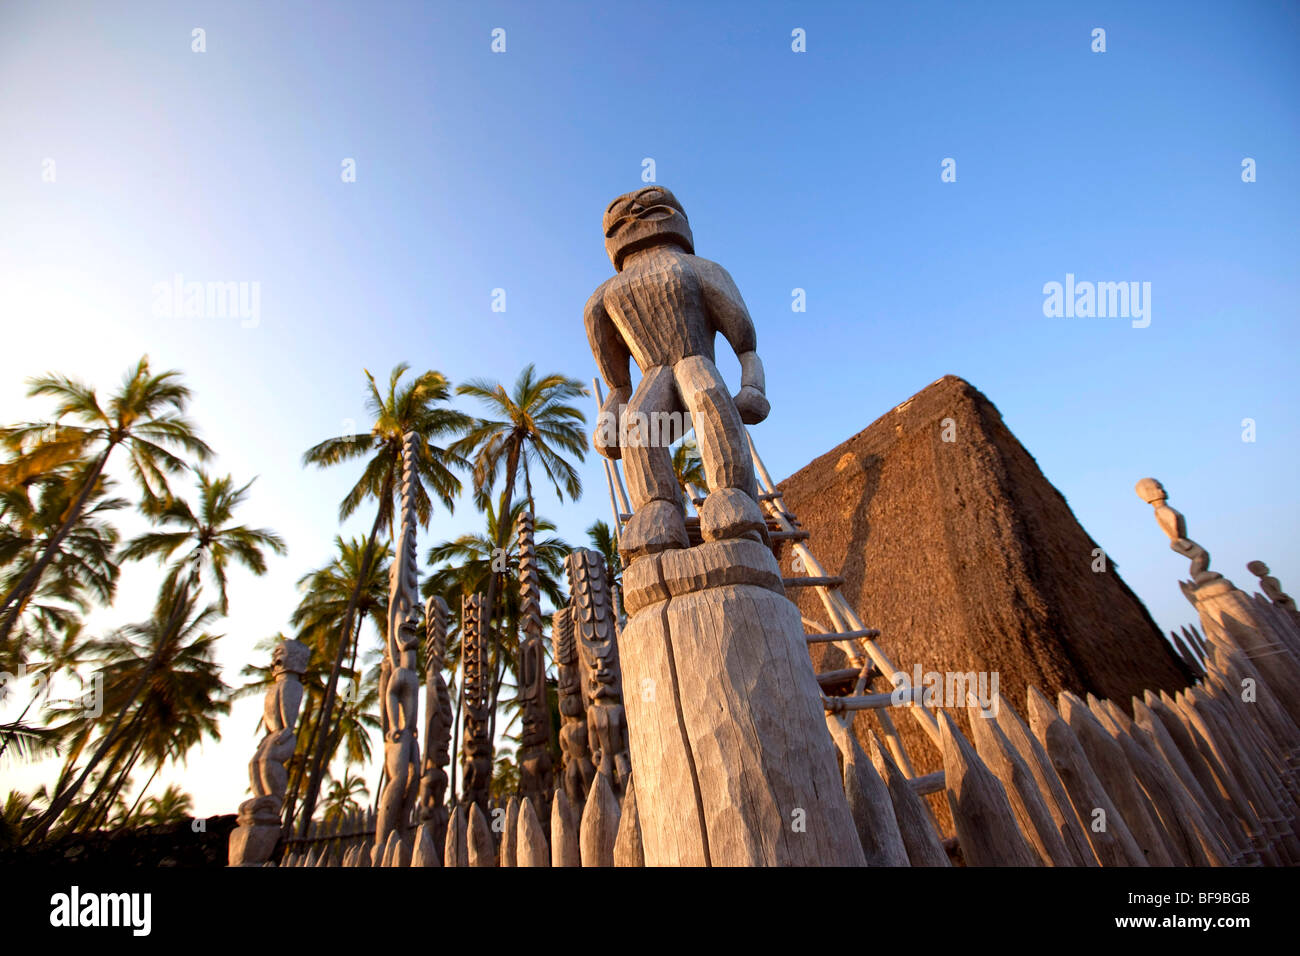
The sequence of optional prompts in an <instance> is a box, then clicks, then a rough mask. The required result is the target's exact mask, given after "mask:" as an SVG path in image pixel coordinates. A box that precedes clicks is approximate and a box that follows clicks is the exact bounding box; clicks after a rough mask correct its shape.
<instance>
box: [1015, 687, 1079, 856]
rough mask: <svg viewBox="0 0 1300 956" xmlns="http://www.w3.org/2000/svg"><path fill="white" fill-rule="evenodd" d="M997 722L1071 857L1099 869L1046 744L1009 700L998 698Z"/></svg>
mask: <svg viewBox="0 0 1300 956" xmlns="http://www.w3.org/2000/svg"><path fill="white" fill-rule="evenodd" d="M996 719H997V723H998V729H999V730H1001V731H1002V733H1003V735H1005V737H1006V738H1007V741H1008V742H1009V743H1010V744H1011V746H1012V747H1014V748H1015V750H1016V752H1017V753H1018V754H1020V756H1021V759H1023V760H1024V761H1025V765H1026V766H1028V767H1029V772H1030V774H1031V775H1032V776H1033V778H1034V783H1036V784H1037V785H1038V792H1039V794H1040V795H1041V796H1042V798H1043V803H1044V804H1046V805H1047V811H1048V813H1050V814H1051V815H1052V822H1053V823H1055V824H1056V829H1057V831H1058V832H1059V833H1060V834H1061V839H1062V840H1064V841H1065V844H1066V846H1067V847H1069V849H1070V855H1071V856H1073V857H1074V858H1075V859H1077V860H1079V861H1081V862H1082V865H1084V866H1097V865H1098V863H1097V854H1096V853H1095V852H1093V849H1092V843H1091V841H1090V840H1089V839H1088V837H1087V834H1086V833H1085V832H1084V828H1083V824H1082V823H1081V822H1080V820H1079V818H1078V817H1077V816H1075V813H1074V804H1072V803H1071V802H1070V797H1069V794H1067V793H1066V792H1065V785H1064V784H1062V783H1061V778H1060V776H1059V775H1058V774H1057V772H1056V768H1055V767H1053V766H1052V761H1051V759H1050V758H1049V757H1048V756H1047V751H1046V750H1044V749H1043V745H1042V744H1040V743H1039V742H1038V740H1037V739H1036V738H1035V737H1034V736H1033V734H1031V733H1030V732H1029V728H1028V727H1026V726H1025V724H1024V722H1023V721H1021V719H1020V716H1019V715H1018V714H1017V713H1016V711H1015V708H1014V707H1012V706H1011V703H1010V702H1009V701H1008V700H1007V698H1005V697H999V698H998V713H997V718H996Z"/></svg>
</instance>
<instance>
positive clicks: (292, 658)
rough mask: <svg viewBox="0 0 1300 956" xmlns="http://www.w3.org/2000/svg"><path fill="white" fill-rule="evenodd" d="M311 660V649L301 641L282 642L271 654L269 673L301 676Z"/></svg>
mask: <svg viewBox="0 0 1300 956" xmlns="http://www.w3.org/2000/svg"><path fill="white" fill-rule="evenodd" d="M310 660H311V648H310V647H308V646H307V645H306V644H304V643H302V641H295V640H292V639H290V640H284V641H281V642H280V643H279V644H277V645H275V650H273V651H272V652H271V671H272V673H273V674H275V675H276V676H279V675H280V674H303V673H305V672H306V670H307V662H308V661H310Z"/></svg>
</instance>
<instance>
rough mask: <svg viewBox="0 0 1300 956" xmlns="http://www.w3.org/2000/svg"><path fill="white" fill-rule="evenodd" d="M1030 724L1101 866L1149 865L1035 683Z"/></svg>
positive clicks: (1068, 733) (1030, 699) (1030, 706)
mask: <svg viewBox="0 0 1300 956" xmlns="http://www.w3.org/2000/svg"><path fill="white" fill-rule="evenodd" d="M1029 726H1030V727H1032V728H1033V731H1034V736H1036V737H1037V738H1038V741H1039V743H1041V744H1042V745H1043V749H1044V750H1046V751H1047V755H1048V757H1049V758H1051V761H1052V766H1053V767H1055V768H1056V773H1057V775H1058V776H1059V777H1060V778H1061V783H1063V784H1064V785H1065V791H1066V793H1068V794H1069V795H1070V802H1071V804H1073V806H1074V812H1075V815H1076V816H1077V817H1078V818H1079V822H1080V823H1082V824H1083V825H1084V827H1085V828H1086V832H1087V834H1088V839H1089V840H1091V841H1092V848H1093V850H1094V851H1095V852H1096V854H1097V859H1098V860H1099V861H1100V862H1101V865H1102V866H1147V865H1148V864H1147V859H1146V856H1145V855H1144V854H1143V853H1142V850H1141V848H1140V847H1139V846H1138V845H1137V841H1136V840H1134V839H1133V834H1132V832H1130V830H1129V828H1128V824H1127V823H1126V822H1125V821H1124V818H1123V816H1121V815H1120V812H1119V810H1118V809H1117V808H1116V806H1115V803H1114V801H1113V800H1111V798H1110V794H1108V793H1107V792H1106V788H1105V787H1103V786H1102V784H1101V781H1100V780H1098V779H1097V774H1096V773H1095V772H1094V771H1093V769H1092V765H1091V764H1089V763H1088V758H1087V757H1086V756H1084V753H1083V748H1081V747H1080V746H1079V741H1078V740H1076V739H1075V736H1074V733H1073V732H1072V731H1071V730H1070V727H1069V725H1068V724H1067V723H1066V722H1065V721H1064V720H1062V719H1061V715H1060V714H1058V713H1057V712H1056V708H1055V707H1053V706H1052V705H1051V703H1050V702H1049V701H1048V700H1047V698H1046V697H1044V696H1043V695H1042V693H1041V692H1040V691H1039V690H1038V688H1036V687H1032V686H1031V687H1030V688H1029Z"/></svg>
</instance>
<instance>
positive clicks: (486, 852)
mask: <svg viewBox="0 0 1300 956" xmlns="http://www.w3.org/2000/svg"><path fill="white" fill-rule="evenodd" d="M469 865H470V866H496V865H497V848H496V844H495V843H494V842H493V840H492V828H491V827H490V826H488V822H487V817H485V816H484V815H483V811H482V810H480V809H479V808H478V804H477V803H472V804H470V808H469Z"/></svg>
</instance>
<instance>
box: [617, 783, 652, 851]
mask: <svg viewBox="0 0 1300 956" xmlns="http://www.w3.org/2000/svg"><path fill="white" fill-rule="evenodd" d="M614 865H615V866H645V845H644V844H643V843H642V842H641V821H640V819H639V818H638V816H637V812H636V777H635V776H631V777H628V779H627V789H626V790H625V791H624V792H623V812H622V814H621V815H620V816H619V820H618V837H617V838H616V839H615V840H614Z"/></svg>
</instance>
